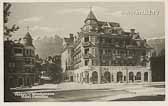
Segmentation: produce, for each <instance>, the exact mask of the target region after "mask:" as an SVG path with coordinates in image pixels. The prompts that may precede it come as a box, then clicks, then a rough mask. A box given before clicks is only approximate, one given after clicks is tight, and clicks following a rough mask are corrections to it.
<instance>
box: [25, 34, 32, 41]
mask: <svg viewBox="0 0 168 106" xmlns="http://www.w3.org/2000/svg"><path fill="white" fill-rule="evenodd" d="M24 39H30V40H32V37H31V35H30V33H29V32H27V33H26V35H25V37H24Z"/></svg>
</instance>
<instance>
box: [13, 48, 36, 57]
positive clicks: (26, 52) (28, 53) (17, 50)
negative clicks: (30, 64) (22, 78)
mask: <svg viewBox="0 0 168 106" xmlns="http://www.w3.org/2000/svg"><path fill="white" fill-rule="evenodd" d="M14 53H16V54H17V53H20V54H22V53H23V55H25V56H34V50H31V49H21V48H15V49H14Z"/></svg>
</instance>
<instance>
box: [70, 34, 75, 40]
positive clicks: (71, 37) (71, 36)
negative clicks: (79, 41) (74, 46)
mask: <svg viewBox="0 0 168 106" xmlns="http://www.w3.org/2000/svg"><path fill="white" fill-rule="evenodd" d="M69 37H70V39H71V40H72V41H73V40H74V36H73V34H72V33H70V34H69Z"/></svg>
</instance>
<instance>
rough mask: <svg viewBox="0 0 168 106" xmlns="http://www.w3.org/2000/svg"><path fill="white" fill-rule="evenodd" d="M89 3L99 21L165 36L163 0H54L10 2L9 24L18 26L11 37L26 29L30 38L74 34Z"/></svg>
mask: <svg viewBox="0 0 168 106" xmlns="http://www.w3.org/2000/svg"><path fill="white" fill-rule="evenodd" d="M90 7H92V11H93V12H94V14H95V16H96V18H97V19H98V20H100V21H108V22H117V23H120V25H121V27H122V28H123V29H124V30H126V31H127V30H129V29H131V28H134V29H136V31H137V32H139V33H140V35H141V36H142V37H143V38H146V39H154V38H163V37H164V4H163V3H162V2H64V3H63V2H55V3H38V2H37V3H12V7H11V9H10V10H11V15H10V16H9V23H8V24H9V26H10V25H12V24H16V25H18V26H19V27H20V29H19V30H18V31H17V32H15V33H14V36H13V38H20V37H23V36H25V33H26V32H27V31H29V32H30V33H31V35H32V37H33V39H40V38H43V37H44V36H47V37H51V36H54V35H59V36H60V37H61V38H64V37H68V36H69V33H73V34H75V35H76V34H77V32H80V28H81V27H82V26H83V25H84V20H85V19H86V17H87V15H88V13H89V11H90ZM150 10H152V11H157V12H158V14H152V15H151V14H147V15H145V14H143V13H142V14H140V15H138V14H132V15H130V14H124V13H135V12H136V11H141V12H142V11H148V12H149V11H150Z"/></svg>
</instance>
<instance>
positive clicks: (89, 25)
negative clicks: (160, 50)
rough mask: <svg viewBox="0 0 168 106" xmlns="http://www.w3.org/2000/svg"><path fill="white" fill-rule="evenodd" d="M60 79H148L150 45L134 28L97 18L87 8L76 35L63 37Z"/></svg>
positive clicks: (116, 80) (97, 80) (105, 81)
mask: <svg viewBox="0 0 168 106" xmlns="http://www.w3.org/2000/svg"><path fill="white" fill-rule="evenodd" d="M63 45H64V51H63V52H62V56H61V58H62V59H61V61H62V69H63V72H64V79H65V80H70V81H75V82H81V83H93V84H95V83H112V82H125V83H131V82H150V81H151V70H150V57H151V50H152V48H151V47H150V46H149V45H148V44H147V42H146V40H145V39H142V38H141V37H140V34H139V33H138V32H136V31H135V29H130V31H129V32H126V31H124V30H123V29H122V28H121V27H120V24H119V23H115V22H105V21H99V20H97V18H96V17H95V15H94V13H93V11H92V10H90V12H89V15H88V17H87V18H86V19H85V20H84V25H83V27H82V28H81V31H80V32H79V33H78V35H77V36H74V35H73V34H70V37H69V38H64V42H63Z"/></svg>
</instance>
